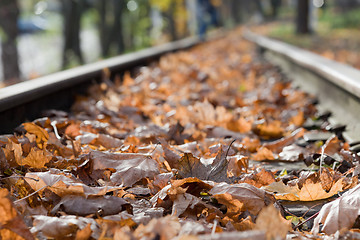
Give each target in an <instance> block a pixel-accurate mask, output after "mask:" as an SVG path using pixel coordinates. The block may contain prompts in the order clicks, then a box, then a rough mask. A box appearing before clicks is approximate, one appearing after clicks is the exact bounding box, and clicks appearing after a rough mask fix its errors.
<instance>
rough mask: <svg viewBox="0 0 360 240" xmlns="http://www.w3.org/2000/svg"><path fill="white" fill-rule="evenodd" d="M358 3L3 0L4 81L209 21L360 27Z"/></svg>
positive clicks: (303, 28)
mask: <svg viewBox="0 0 360 240" xmlns="http://www.w3.org/2000/svg"><path fill="white" fill-rule="evenodd" d="M204 2H210V3H211V4H212V7H213V8H214V9H215V10H216V15H217V22H216V24H212V25H211V24H210V22H211V21H210V20H209V19H210V18H211V16H210V15H209V14H207V13H204V12H203V13H202V12H201V11H204V9H205V8H204V7H203V6H202V4H204ZM359 5H360V1H359V0H325V1H323V0H253V1H248V0H208V1H205V0H1V1H0V38H1V56H2V58H1V59H2V60H1V61H2V64H1V67H0V72H1V73H2V74H1V75H0V80H1V81H2V82H3V83H4V84H3V85H7V84H12V83H16V82H19V81H24V80H28V79H33V78H36V77H39V76H42V75H46V74H49V73H52V72H56V71H60V70H63V69H68V68H71V67H74V66H78V65H81V64H86V63H90V62H95V61H98V60H100V59H104V58H108V57H112V56H116V55H119V54H124V53H129V52H132V51H137V50H139V49H142V48H147V47H150V46H154V45H159V44H163V43H165V42H169V41H175V40H178V39H182V38H185V37H188V36H196V35H199V34H201V33H200V31H199V29H200V28H201V27H200V26H202V25H201V24H204V22H207V24H206V30H207V31H211V30H213V29H215V28H223V29H229V30H231V29H232V28H234V27H237V26H239V25H244V24H246V25H248V26H259V25H258V24H262V25H261V26H268V25H269V24H270V25H271V24H273V25H272V27H270V28H268V27H267V28H266V31H265V30H264V32H266V33H267V34H269V35H270V36H273V37H278V38H282V39H287V40H288V41H290V42H291V41H295V42H296V40H299V39H300V40H301V39H303V41H304V42H306V41H308V40H306V39H305V38H303V37H299V36H297V35H296V33H297V34H310V33H312V34H324V33H329V32H331V31H332V30H333V29H344V28H353V29H358V28H359V24H360V8H359ZM264 24H265V25H264ZM266 24H268V25H266ZM260 32H261V30H260ZM201 37H203V36H201Z"/></svg>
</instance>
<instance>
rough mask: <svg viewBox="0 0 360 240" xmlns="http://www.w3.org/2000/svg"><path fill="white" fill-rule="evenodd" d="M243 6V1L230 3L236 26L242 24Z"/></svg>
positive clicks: (236, 0) (234, 0)
mask: <svg viewBox="0 0 360 240" xmlns="http://www.w3.org/2000/svg"><path fill="white" fill-rule="evenodd" d="M242 5H243V1H242V0H240V1H239V0H231V1H230V6H231V8H230V9H231V15H232V18H233V20H234V23H235V24H240V23H241V22H242V21H243V19H242V7H243V6H242Z"/></svg>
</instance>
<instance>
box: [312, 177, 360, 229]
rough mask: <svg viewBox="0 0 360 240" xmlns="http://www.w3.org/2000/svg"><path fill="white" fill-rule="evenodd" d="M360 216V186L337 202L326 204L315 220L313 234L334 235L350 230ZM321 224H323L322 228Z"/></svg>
mask: <svg viewBox="0 0 360 240" xmlns="http://www.w3.org/2000/svg"><path fill="white" fill-rule="evenodd" d="M359 215H360V184H359V185H357V186H356V187H354V188H352V189H350V190H349V191H348V192H346V193H344V195H342V196H341V197H339V198H338V199H336V200H335V201H332V202H330V203H327V204H325V205H324V206H323V207H322V208H321V210H320V213H319V215H318V216H317V217H316V218H315V220H314V226H313V228H312V232H313V233H314V234H318V233H319V232H324V233H326V234H333V233H335V232H337V231H339V230H344V229H350V228H351V227H352V226H353V225H354V223H355V220H356V218H357V217H358V216H359ZM320 224H322V227H321V228H320Z"/></svg>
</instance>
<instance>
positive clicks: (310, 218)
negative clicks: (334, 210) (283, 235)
mask: <svg viewBox="0 0 360 240" xmlns="http://www.w3.org/2000/svg"><path fill="white" fill-rule="evenodd" d="M319 213H320V212H317V213H315V214H314V215H312V216H311V217H309V218H308V219H306V220H305V221H303V222H301V223H299V224H297V225H296V226H295V227H294V228H293V229H294V230H296V229H297V228H299V227H301V226H302V225H304V224H305V223H307V222H308V221H310V220H312V219H314V218H316V217H317V215H319Z"/></svg>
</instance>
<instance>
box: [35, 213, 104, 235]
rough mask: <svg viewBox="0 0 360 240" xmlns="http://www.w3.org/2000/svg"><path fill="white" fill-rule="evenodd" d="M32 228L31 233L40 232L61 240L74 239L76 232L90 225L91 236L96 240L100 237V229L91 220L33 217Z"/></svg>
mask: <svg viewBox="0 0 360 240" xmlns="http://www.w3.org/2000/svg"><path fill="white" fill-rule="evenodd" d="M33 218H34V221H33V224H34V226H33V227H32V228H31V232H32V233H38V232H41V233H42V234H44V235H45V236H46V237H49V238H55V239H63V238H64V237H66V236H73V237H75V235H76V233H77V231H78V230H81V229H84V228H86V227H87V226H88V225H89V224H90V228H91V231H92V234H91V236H92V237H93V238H95V239H98V238H99V236H100V227H99V225H98V224H97V223H96V221H95V220H94V219H92V218H83V217H76V216H61V217H59V218H58V217H48V216H40V215H39V216H33Z"/></svg>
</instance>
